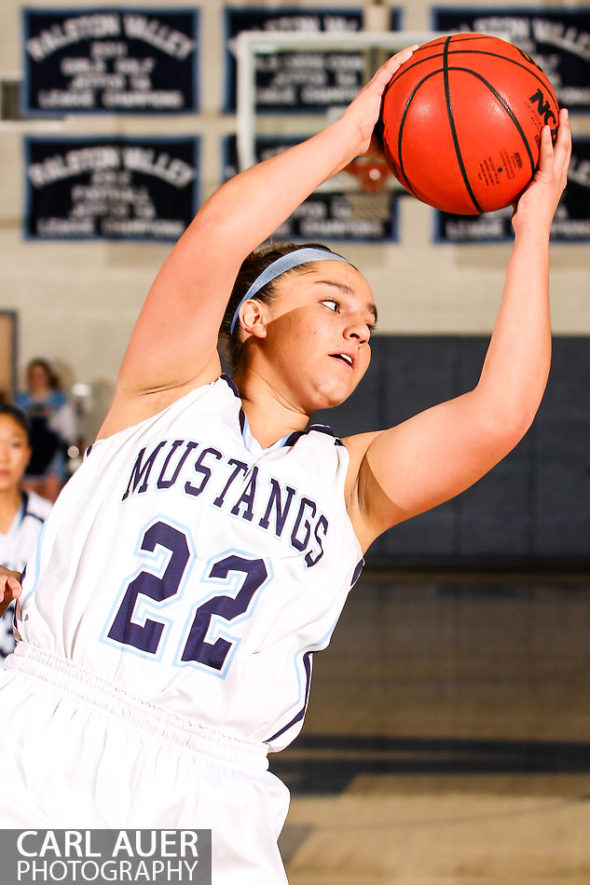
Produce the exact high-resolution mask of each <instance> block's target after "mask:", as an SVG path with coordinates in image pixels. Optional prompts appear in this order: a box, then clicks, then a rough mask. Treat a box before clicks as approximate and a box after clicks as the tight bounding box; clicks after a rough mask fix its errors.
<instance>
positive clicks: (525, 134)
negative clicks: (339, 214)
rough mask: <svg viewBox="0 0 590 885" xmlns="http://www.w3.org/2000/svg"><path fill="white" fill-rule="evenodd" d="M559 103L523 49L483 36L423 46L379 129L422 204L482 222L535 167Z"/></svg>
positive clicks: (402, 75) (391, 159)
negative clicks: (546, 127)
mask: <svg viewBox="0 0 590 885" xmlns="http://www.w3.org/2000/svg"><path fill="white" fill-rule="evenodd" d="M558 111H559V109H558V105H557V101H556V98H555V95H554V93H553V89H552V88H551V85H550V84H549V81H548V80H547V77H546V76H545V74H544V73H543V71H542V70H541V69H540V68H539V67H538V65H537V64H536V63H535V62H534V61H533V60H532V59H531V58H530V56H528V55H527V54H526V53H525V52H523V51H522V50H521V49H518V47H516V46H514V45H513V44H512V43H508V42H506V41H505V40H500V39H499V38H498V37H488V36H487V35H486V34H471V33H470V34H454V35H452V36H450V37H438V38H437V39H436V40H432V41H431V42H430V43H425V44H424V46H420V47H419V48H418V49H417V50H416V51H415V52H414V55H413V56H412V58H411V59H410V60H409V61H408V62H406V64H405V65H403V66H402V67H401V68H400V70H399V71H397V72H396V73H395V74H394V75H393V77H392V78H391V81H390V83H389V85H388V86H387V89H386V91H385V94H384V96H383V104H382V109H381V121H380V129H381V135H382V139H383V151H384V154H385V158H386V160H387V163H388V165H389V166H390V168H391V170H392V172H393V174H394V175H395V176H396V178H397V179H398V180H399V181H400V182H401V184H403V186H404V187H405V188H406V189H407V190H408V191H409V192H410V193H411V194H414V196H415V197H417V198H418V199H419V200H423V201H424V202H425V203H429V204H430V205H431V206H435V207H436V208H437V209H441V210H442V211H444V212H452V213H457V214H460V215H476V214H478V213H481V212H491V211H493V210H494V209H501V208H502V207H503V206H508V205H509V204H510V203H512V202H513V201H514V200H515V198H516V197H517V196H518V195H519V194H520V193H521V191H522V190H523V189H524V188H525V187H526V186H527V184H528V183H529V182H530V180H531V178H532V177H533V175H534V173H535V169H536V168H537V164H538V162H539V145H540V136H541V129H542V127H543V126H544V125H545V124H548V125H549V126H550V127H551V131H552V135H553V140H554V141H555V136H556V134H557V121H558Z"/></svg>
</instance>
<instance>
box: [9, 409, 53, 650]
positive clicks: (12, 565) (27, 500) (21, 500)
mask: <svg viewBox="0 0 590 885" xmlns="http://www.w3.org/2000/svg"><path fill="white" fill-rule="evenodd" d="M30 457H31V445H30V437H29V425H28V423H27V419H26V416H25V414H24V413H23V412H21V410H20V409H17V408H15V407H14V406H10V405H5V404H0V563H1V564H2V565H3V566H5V567H6V568H7V569H10V570H14V572H15V576H17V577H20V574H21V572H22V571H23V570H24V568H25V565H26V564H27V561H28V560H29V558H30V557H31V556H32V554H33V552H34V550H35V547H36V544H37V539H38V537H39V533H40V531H41V526H42V525H43V522H44V521H45V519H46V518H47V516H48V515H49V511H50V510H51V501H48V500H47V499H46V498H42V497H41V496H40V495H38V494H37V493H36V492H27V491H23V489H22V488H21V481H22V478H23V474H24V472H25V470H26V467H27V464H28V463H29V458H30ZM13 650H14V638H13V635H12V607H11V608H9V609H8V610H7V611H5V612H4V614H3V615H2V617H1V618H0V658H3V657H6V655H8V654H10V652H12V651H13Z"/></svg>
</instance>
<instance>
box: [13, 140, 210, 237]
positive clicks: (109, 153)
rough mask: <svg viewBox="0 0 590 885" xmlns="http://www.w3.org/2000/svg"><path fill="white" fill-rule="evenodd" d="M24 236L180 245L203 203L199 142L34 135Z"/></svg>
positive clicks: (28, 152) (28, 154)
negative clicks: (159, 241)
mask: <svg viewBox="0 0 590 885" xmlns="http://www.w3.org/2000/svg"><path fill="white" fill-rule="evenodd" d="M24 147H25V158H26V160H25V164H26V165H25V173H26V210H25V219H24V234H25V237H27V238H32V239H45V240H91V239H103V240H139V241H146V242H152V241H154V240H161V241H168V240H172V241H173V240H177V239H178V237H179V236H180V235H181V234H182V232H183V231H184V229H185V228H186V226H187V225H188V224H189V222H190V221H191V219H192V218H193V216H194V214H195V212H196V209H197V206H198V205H199V199H198V182H199V176H198V171H197V169H198V163H199V148H200V141H199V139H198V138H193V137H178V138H158V137H154V138H149V137H144V136H137V137H125V138H124V137H110V136H107V137H101V136H94V137H83V138H75V137H70V138H61V137H56V138H50V137H47V138H45V137H29V138H25V140H24Z"/></svg>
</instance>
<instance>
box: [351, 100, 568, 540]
mask: <svg viewBox="0 0 590 885" xmlns="http://www.w3.org/2000/svg"><path fill="white" fill-rule="evenodd" d="M570 152H571V139H570V132H569V126H568V120H567V112H565V111H562V113H561V117H560V127H559V133H558V136H557V141H556V144H555V146H554V147H553V146H552V143H551V135H550V132H549V129H548V127H545V128H544V130H543V132H542V145H541V160H540V164H539V168H538V170H537V173H536V174H535V177H534V179H533V182H532V183H531V184H530V186H529V187H528V188H527V189H526V191H525V192H524V193H523V195H522V196H521V198H520V200H519V201H518V204H517V205H516V207H515V212H514V216H513V227H514V233H515V239H514V246H513V249H512V253H511V256H510V260H509V263H508V269H507V274H506V282H505V286H504V292H503V296H502V300H501V304H500V309H499V312H498V316H497V319H496V323H495V326H494V331H493V334H492V338H491V341H490V345H489V348H488V352H487V355H486V359H485V363H484V366H483V370H482V373H481V377H480V380H479V382H478V384H477V386H476V387H475V388H474V389H473V390H471V391H469V392H468V393H465V394H464V395H463V396H459V397H458V398H456V399H453V400H450V401H448V402H445V403H442V404H440V405H437V406H435V407H433V408H431V409H428V410H426V411H424V412H422V413H420V414H418V415H416V416H415V417H413V418H411V419H409V420H408V421H405V422H404V423H402V424H400V425H399V426H397V427H394V428H391V429H390V430H386V431H383V432H380V433H375V434H364V435H360V436H357V437H351V438H349V439H348V440H346V443H347V446H348V448H349V451H350V452H351V455H352V459H351V480H350V489H351V491H350V496H351V497H350V502H351V503H350V510H351V515H352V518H353V522H354V524H355V528H356V530H357V533H358V535H359V537H360V538H361V541H362V543H363V544H364V545H365V546H368V545H369V544H370V543H371V541H372V540H374V538H375V537H377V536H378V535H379V534H381V533H382V532H383V531H385V530H386V529H387V528H389V527H391V526H392V525H395V524H396V523H398V522H401V521H402V520H404V519H408V518H409V517H411V516H414V515H416V514H417V513H421V512H423V511H425V510H428V509H430V508H431V507H434V506H436V505H437V504H440V503H441V502H443V501H445V500H448V499H449V498H452V497H453V496H454V495H456V494H458V493H459V492H462V491H463V490H464V489H466V488H468V487H469V486H470V485H471V484H472V483H474V482H475V481H476V480H478V479H479V478H480V477H481V476H483V475H484V474H485V473H486V472H487V471H488V470H490V469H491V468H492V467H493V466H494V465H495V464H496V463H497V462H498V461H500V460H501V459H502V458H503V457H504V456H505V455H506V454H507V453H508V452H509V451H510V450H511V449H512V448H513V447H514V446H515V445H516V444H517V443H518V441H519V440H520V439H521V438H522V436H523V435H524V434H525V433H526V431H527V430H528V428H529V426H530V424H531V423H532V421H533V418H534V416H535V414H536V411H537V409H538V407H539V404H540V402H541V398H542V396H543V392H544V390H545V385H546V382H547V377H548V373H549V365H550V359H551V330H550V317H549V297H548V295H549V233H550V228H551V222H552V219H553V216H554V214H555V210H556V208H557V204H558V202H559V198H560V196H561V193H562V191H563V188H564V187H565V183H566V179H567V168H568V164H569V157H570Z"/></svg>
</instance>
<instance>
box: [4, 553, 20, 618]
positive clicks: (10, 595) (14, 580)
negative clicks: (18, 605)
mask: <svg viewBox="0 0 590 885" xmlns="http://www.w3.org/2000/svg"><path fill="white" fill-rule="evenodd" d="M21 592H22V587H21V583H20V573H19V572H12V571H10V569H7V568H4V566H1V565H0V616H2V615H3V614H4V612H5V611H6V609H7V608H8V606H9V605H10V603H11V602H12V601H13V599H18V598H19V596H20V595H21Z"/></svg>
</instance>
